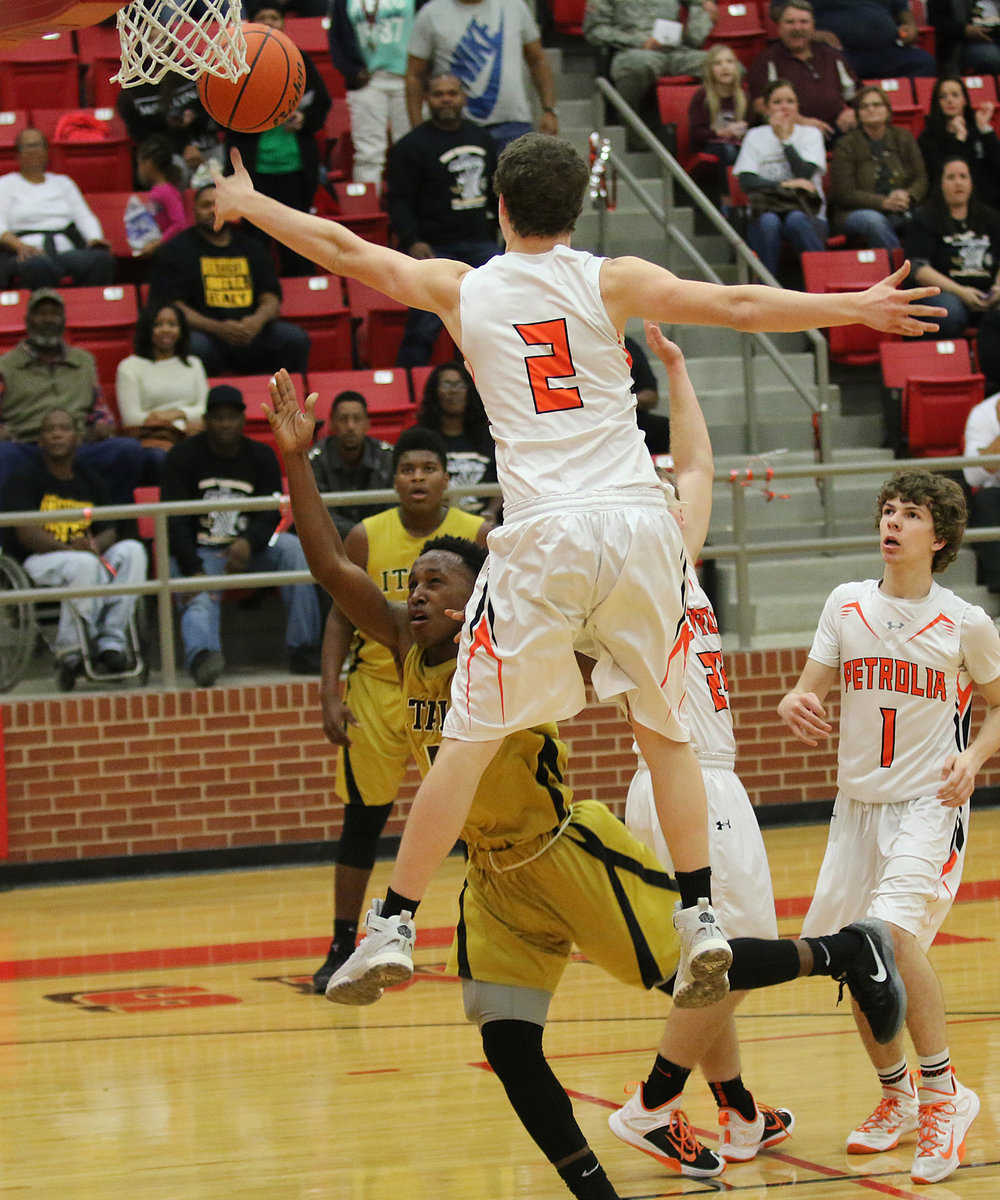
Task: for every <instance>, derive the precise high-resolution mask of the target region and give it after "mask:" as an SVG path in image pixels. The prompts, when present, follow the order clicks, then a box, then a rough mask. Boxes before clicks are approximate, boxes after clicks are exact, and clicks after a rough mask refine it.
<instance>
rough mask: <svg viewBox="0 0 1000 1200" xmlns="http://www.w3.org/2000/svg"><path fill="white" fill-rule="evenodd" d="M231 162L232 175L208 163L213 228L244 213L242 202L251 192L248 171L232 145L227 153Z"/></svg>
mask: <svg viewBox="0 0 1000 1200" xmlns="http://www.w3.org/2000/svg"><path fill="white" fill-rule="evenodd" d="M229 158H230V161H231V162H232V164H233V173H232V175H223V174H222V172H221V171H220V170H219V168H218V166H217V165H216V164H215V163H214V162H213V163H209V171H210V172H211V175H212V182H213V183H214V184H215V228H216V229H221V228H222V226H223V225H224V224H225V223H226V222H227V221H238V220H239V219H240V217H242V216H243V215H244V212H243V202H244V201H245V199H246V197H247V196H250V195H252V193H253V190H254V188H253V181H252V180H251V178H250V172H249V171H248V170H247V169H246V167H245V166H244V165H243V158H242V156H241V155H240V152H239V150H237V149H236V148H235V146H234V147H233V149H232V150H231V151H230V154H229Z"/></svg>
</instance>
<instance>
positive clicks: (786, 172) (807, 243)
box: [733, 79, 827, 275]
mask: <svg viewBox="0 0 1000 1200" xmlns="http://www.w3.org/2000/svg"><path fill="white" fill-rule="evenodd" d="M764 105H765V111H766V113H767V124H766V125H757V126H756V127H755V128H753V129H751V130H749V131H748V132H747V134H746V136H745V137H744V138H743V145H742V146H741V147H740V152H739V155H738V156H737V159H736V162H735V164H734V167H733V170H734V171H735V172H736V177H737V178H738V179H739V183H740V187H741V188H742V189H743V190H744V191H745V192H746V193H747V195H748V196H749V197H750V205H751V213H752V219H751V221H750V225H749V227H748V228H747V242H748V243H749V245H750V248H751V249H752V250H754V251H755V252H756V253H757V255H758V256H759V258H760V260H761V262H762V263H763V264H764V266H765V267H767V269H768V270H769V271H770V272H771V274H772V275H775V274H777V271H778V264H779V262H780V259H781V243H782V241H787V242H788V244H789V245H790V246H791V247H792V248H793V249H794V250H795V251H796V253H797V254H801V253H802V252H803V251H804V250H822V249H823V246H824V244H825V241H826V235H827V224H826V218H825V215H824V201H823V183H822V180H823V172H824V171H825V170H826V147H825V145H824V143H823V134H822V133H821V132H820V131H819V130H818V129H817V128H815V127H814V126H812V125H800V124H798V115H799V98H798V96H797V95H796V92H795V88H794V87H792V85H791V84H790V83H789V82H788V80H787V79H775V80H773V81H772V82H771V83H769V84H768V85H767V88H766V89H765V91H764Z"/></svg>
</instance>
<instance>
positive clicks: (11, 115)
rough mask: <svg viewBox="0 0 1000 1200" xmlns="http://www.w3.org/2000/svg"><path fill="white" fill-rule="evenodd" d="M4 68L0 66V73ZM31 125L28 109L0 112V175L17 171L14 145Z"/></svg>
mask: <svg viewBox="0 0 1000 1200" xmlns="http://www.w3.org/2000/svg"><path fill="white" fill-rule="evenodd" d="M2 71H3V67H2V65H0V73H2ZM30 124H31V114H30V113H29V112H28V110H27V109H26V108H18V109H12V110H10V111H8V112H0V175H7V174H9V173H10V172H11V171H16V170H17V151H16V150H15V149H14V143H15V142H16V141H17V138H18V134H19V133H20V132H21V130H22V129H27V128H28V127H29V125H30Z"/></svg>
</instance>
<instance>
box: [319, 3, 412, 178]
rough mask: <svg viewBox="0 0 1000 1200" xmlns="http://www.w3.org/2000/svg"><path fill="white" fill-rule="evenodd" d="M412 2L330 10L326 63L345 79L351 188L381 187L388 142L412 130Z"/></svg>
mask: <svg viewBox="0 0 1000 1200" xmlns="http://www.w3.org/2000/svg"><path fill="white" fill-rule="evenodd" d="M415 15H416V5H415V0H391V2H390V0H382V3H380V4H376V5H375V6H374V12H372V6H371V5H366V4H358V3H356V2H352V0H332V2H331V5H330V28H329V31H328V33H327V37H328V38H329V42H330V59H331V61H332V62H333V65H334V66H335V67H336V68H337V70H338V71H339V72H340V73H341V75H343V77H344V84H345V86H346V87H347V107H348V110H349V111H350V114H351V141H352V142H353V144H354V165H353V168H352V171H351V178H352V179H353V180H354V182H355V183H375V184H381V183H382V172H383V171H384V170H385V152H386V144H387V141H391V142H398V141H399V139H400V138H401V137H403V135H404V134H406V133H409V131H410V118H409V114H408V113H407V111H406V49H407V46H408V45H409V44H410V34H411V33H412V31H413V18H414V16H415Z"/></svg>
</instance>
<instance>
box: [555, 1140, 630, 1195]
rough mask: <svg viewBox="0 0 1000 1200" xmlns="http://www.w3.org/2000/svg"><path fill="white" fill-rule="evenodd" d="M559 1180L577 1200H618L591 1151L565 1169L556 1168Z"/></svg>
mask: <svg viewBox="0 0 1000 1200" xmlns="http://www.w3.org/2000/svg"><path fill="white" fill-rule="evenodd" d="M556 1170H557V1171H558V1172H559V1178H560V1179H561V1180H562V1181H563V1183H564V1184H565V1185H566V1186H567V1187H568V1188H569V1190H570V1191H571V1192H572V1193H573V1195H574V1196H576V1197H577V1200H618V1193H617V1192H616V1191H615V1189H614V1188H613V1187H612V1186H611V1181H610V1180H609V1179H608V1177H607V1175H605V1174H604V1168H603V1167H602V1166H601V1164H600V1163H599V1162H598V1161H597V1156H596V1155H595V1154H594V1152H593V1150H590V1149H588V1150H587V1153H586V1154H583V1155H581V1156H580V1158H575V1159H574V1160H573V1161H572V1162H571V1163H568V1164H567V1165H566V1166H565V1167H557V1168H556Z"/></svg>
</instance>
